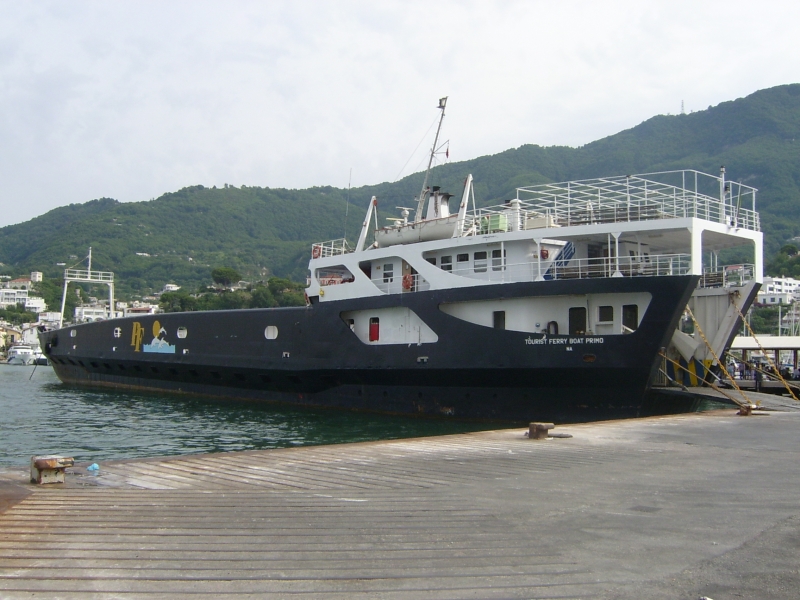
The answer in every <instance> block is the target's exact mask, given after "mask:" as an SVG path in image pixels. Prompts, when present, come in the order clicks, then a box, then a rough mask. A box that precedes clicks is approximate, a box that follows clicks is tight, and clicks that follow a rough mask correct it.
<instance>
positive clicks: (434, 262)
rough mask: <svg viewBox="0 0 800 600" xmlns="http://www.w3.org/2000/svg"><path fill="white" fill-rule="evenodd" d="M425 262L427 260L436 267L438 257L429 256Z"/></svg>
mask: <svg viewBox="0 0 800 600" xmlns="http://www.w3.org/2000/svg"><path fill="white" fill-rule="evenodd" d="M425 260H427V261H428V262H429V263H431V264H432V265H433V266H434V267H435V266H436V257H435V256H429V257H428V258H426V259H425Z"/></svg>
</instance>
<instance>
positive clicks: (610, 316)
mask: <svg viewBox="0 0 800 600" xmlns="http://www.w3.org/2000/svg"><path fill="white" fill-rule="evenodd" d="M597 322H598V323H613V322H614V307H613V306H598V307H597Z"/></svg>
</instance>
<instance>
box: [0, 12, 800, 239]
mask: <svg viewBox="0 0 800 600" xmlns="http://www.w3.org/2000/svg"><path fill="white" fill-rule="evenodd" d="M0 11H2V12H0V14H2V17H0V194H1V195H0V226H3V225H8V224H12V223H18V222H22V221H26V220H28V219H31V218H33V217H35V216H38V215H40V214H43V213H45V212H47V211H48V210H50V209H52V208H54V207H56V206H62V205H66V204H70V203H76V202H85V201H87V200H91V199H93V198H100V197H112V198H117V199H119V200H122V201H137V200H148V199H150V198H153V197H157V196H159V195H161V194H162V193H164V192H170V191H174V190H177V189H179V188H181V187H184V186H187V185H195V184H203V185H206V186H212V185H217V186H221V185H223V184H225V183H229V184H232V185H237V186H239V185H242V184H244V185H258V186H268V187H293V188H303V187H308V186H313V185H335V186H339V187H346V186H347V183H348V176H349V173H350V170H351V169H352V183H353V186H359V185H364V184H368V183H378V182H381V181H392V180H394V179H396V178H397V177H398V175H406V174H408V173H410V172H413V171H415V170H419V168H421V161H422V160H423V154H424V147H425V145H426V144H428V145H429V144H430V139H429V138H425V134H426V132H429V128H430V126H431V124H432V123H433V122H434V120H435V118H436V116H437V111H436V108H435V107H436V104H437V100H438V98H439V97H440V96H445V95H447V96H449V97H450V100H449V102H448V108H447V117H446V119H445V126H444V132H443V135H444V138H445V139H449V140H451V142H450V152H451V156H450V159H451V160H464V159H468V158H474V157H476V156H482V155H486V154H492V153H496V152H500V151H502V150H505V149H507V148H511V147H516V146H519V145H521V144H525V143H536V144H541V145H554V144H566V145H571V146H577V145H581V144H584V143H587V142H590V141H592V140H595V139H598V138H601V137H604V136H607V135H611V134H613V133H616V132H618V131H620V130H622V129H626V128H629V127H632V126H634V125H636V124H638V123H640V122H641V121H643V120H645V119H647V118H649V117H651V116H653V115H656V114H666V113H673V114H675V113H678V112H680V109H681V101H684V103H685V107H686V111H687V112H689V111H690V110H700V109H705V108H707V107H708V106H709V105H715V104H718V103H720V102H723V101H726V100H732V99H735V98H738V97H742V96H745V95H747V94H750V93H752V92H754V91H756V90H759V89H763V88H766V87H771V86H774V85H780V84H785V83H795V82H798V81H800V49H798V41H797V40H798V37H797V32H796V29H797V24H798V23H799V22H800V3H795V2H790V1H788V0H787V1H782V2H773V1H770V0H762V1H760V2H752V1H749V2H741V1H739V0H727V1H725V2H704V1H702V0H694V1H687V2H684V1H682V0H672V1H669V2H661V1H658V0H654V1H649V2H641V1H636V2H628V1H619V0H608V1H606V2H596V1H570V0H559V1H558V2H555V1H553V0H546V1H535V0H531V1H525V2H513V1H504V2H490V1H488V0H483V1H474V2H470V1H461V2H452V1H449V0H436V1H432V0H427V1H422V2H417V1H414V0H402V1H397V2H393V1H389V0H379V1H375V0H371V1H365V2H359V1H353V2H348V1H345V0H340V1H337V2H322V1H319V0H318V1H315V2H303V1H298V0H293V1H291V2H279V1H270V2H263V1H258V2H247V1H231V0H229V1H227V2H203V1H199V0H191V1H183V2H181V1H169V0H159V1H158V2H147V1H142V0H137V1H135V2H134V1H130V2H124V1H114V2H106V1H103V2H101V1H96V2H89V1H70V2H67V1H61V0H59V1H53V2H47V1H37V2H24V1H22V0H14V1H3V0H0ZM431 135H432V134H431ZM423 139H426V141H425V142H424V143H423V144H422V145H421V146H419V148H418V149H417V151H416V154H415V153H414V150H415V148H417V147H418V144H420V141H421V140H423ZM404 165H405V168H404Z"/></svg>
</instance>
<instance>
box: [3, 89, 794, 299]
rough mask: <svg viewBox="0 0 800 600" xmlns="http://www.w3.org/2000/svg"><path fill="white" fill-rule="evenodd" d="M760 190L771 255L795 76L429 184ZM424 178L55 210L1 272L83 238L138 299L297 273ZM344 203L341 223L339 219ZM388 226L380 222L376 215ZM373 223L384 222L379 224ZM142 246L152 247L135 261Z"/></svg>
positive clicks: (33, 263)
mask: <svg viewBox="0 0 800 600" xmlns="http://www.w3.org/2000/svg"><path fill="white" fill-rule="evenodd" d="M720 165H725V166H726V168H727V173H728V177H729V178H730V179H734V180H737V181H742V182H743V183H746V184H748V185H751V186H754V187H756V188H758V189H759V196H758V210H759V211H760V212H761V216H762V224H763V228H764V230H765V232H766V242H767V244H766V251H767V255H768V256H769V255H771V254H773V253H774V252H776V251H777V250H778V248H780V247H781V246H782V245H783V244H785V243H786V242H787V241H788V240H790V239H791V238H792V237H794V236H797V235H798V234H800V84H793V85H785V86H780V87H776V88H771V89H767V90H762V91H759V92H756V93H754V94H751V95H750V96H748V97H746V98H741V99H738V100H734V101H731V102H724V103H722V104H720V105H718V106H715V107H709V108H708V109H707V110H704V111H699V112H695V113H692V114H682V115H666V116H665V115H660V116H656V117H653V118H652V119H649V120H647V121H645V122H644V123H641V124H640V125H638V126H636V127H634V128H632V129H629V130H626V131H623V132H620V133H618V134H616V135H613V136H610V137H607V138H604V139H601V140H598V141H596V142H592V143H590V144H587V145H585V146H583V147H580V148H568V147H547V148H545V147H540V146H536V145H524V146H521V147H519V148H516V149H511V150H507V151H505V152H501V153H499V154H496V155H493V156H484V157H480V158H476V159H473V160H469V161H463V162H457V163H449V164H446V165H443V166H440V167H437V168H436V169H435V170H434V172H433V175H432V183H433V184H434V185H441V186H442V187H443V188H444V189H447V190H449V191H451V192H453V193H460V191H461V186H462V185H463V180H464V178H465V177H466V175H467V174H468V173H472V174H473V175H474V177H475V185H476V188H475V189H476V196H477V199H478V203H479V204H480V205H485V204H493V203H497V202H499V201H502V200H505V199H507V198H508V197H509V196H511V195H512V194H513V191H514V188H516V187H518V186H523V185H532V184H536V183H543V182H547V181H563V180H568V179H582V178H589V177H597V176H602V175H624V174H628V173H644V172H651V171H660V170H668V169H683V168H693V169H698V170H701V171H706V172H708V173H714V174H716V173H717V172H718V171H719V167H720ZM421 182H422V174H419V173H418V174H415V175H411V176H409V177H406V178H404V179H402V180H400V181H398V182H395V183H382V184H379V185H373V186H365V187H362V188H355V189H353V190H352V191H351V192H350V201H349V208H347V206H346V205H347V197H348V192H347V190H341V189H336V188H332V187H324V188H311V189H306V190H285V189H269V188H257V187H244V186H242V187H241V188H235V187H225V188H221V189H217V188H205V187H203V186H200V185H198V186H194V187H188V188H184V189H182V190H179V191H177V192H174V193H168V194H164V195H163V196H161V197H160V198H158V199H156V200H152V201H148V202H134V203H119V202H117V201H115V200H111V199H107V198H104V199H100V200H93V201H91V202H87V203H85V204H81V205H70V206H66V207H62V208H58V209H55V210H53V211H50V212H48V213H47V214H45V215H42V216H40V217H37V218H35V219H32V220H31V221H28V222H26V223H21V224H18V225H11V226H8V227H5V228H2V229H0V262H2V263H4V266H3V267H0V273H5V274H9V275H19V274H22V273H25V272H27V271H30V270H33V269H37V270H41V271H44V272H45V274H46V276H49V277H58V276H59V274H60V273H61V271H62V269H63V267H62V266H57V265H56V263H60V262H64V263H67V266H70V265H71V264H72V263H75V262H77V261H76V260H74V259H72V260H71V259H70V256H78V257H83V256H85V254H86V251H87V249H88V247H89V246H92V247H93V253H94V260H95V262H94V264H95V266H96V268H99V269H104V270H112V271H115V272H116V273H117V275H118V279H119V281H120V283H121V288H120V290H121V292H123V293H125V292H128V293H132V294H143V293H145V292H148V291H150V290H159V289H161V287H162V286H163V285H164V283H167V282H174V283H178V284H181V285H185V286H189V287H196V286H197V285H199V284H201V283H208V282H210V271H211V268H213V267H218V266H229V267H233V268H236V269H237V270H238V271H240V272H241V273H242V274H243V275H244V276H245V277H246V278H248V279H252V280H258V279H264V278H266V277H268V276H270V275H278V276H282V277H292V278H294V279H296V280H304V278H305V269H306V263H307V261H308V258H309V252H310V244H311V242H313V241H321V240H326V239H333V238H339V237H342V236H343V235H344V234H345V232H346V234H347V237H348V238H350V239H351V240H354V239H355V238H356V237H357V235H358V230H359V228H360V226H361V222H362V219H363V214H364V209H365V207H366V205H367V202H368V201H369V198H370V197H371V196H372V195H377V196H378V197H379V202H380V207H381V211H380V216H381V217H386V216H397V215H396V211H395V210H394V207H395V206H398V205H405V206H408V205H409V204H408V203H409V202H410V201H411V200H412V198H413V196H414V195H415V194H416V193H418V191H419V187H420V185H421ZM346 212H347V214H348V218H347V219H345V213H346ZM383 223H385V221H384V222H383ZM383 223H382V224H383ZM145 254H146V255H149V256H145Z"/></svg>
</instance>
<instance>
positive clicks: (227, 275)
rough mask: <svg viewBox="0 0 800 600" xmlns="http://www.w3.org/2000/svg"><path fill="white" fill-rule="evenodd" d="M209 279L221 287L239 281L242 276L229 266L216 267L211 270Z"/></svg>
mask: <svg viewBox="0 0 800 600" xmlns="http://www.w3.org/2000/svg"><path fill="white" fill-rule="evenodd" d="M211 279H213V280H214V283H216V284H217V285H221V286H223V287H229V286H230V285H232V284H233V283H236V282H238V281H241V279H242V276H241V275H240V274H239V272H238V271H237V270H236V269H231V268H230V267H218V268H216V269H214V270H213V271H211Z"/></svg>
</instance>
